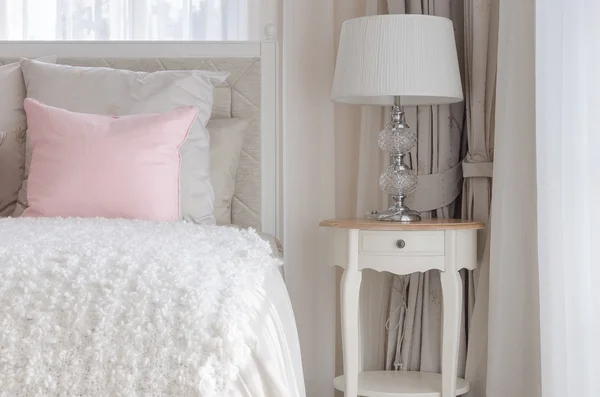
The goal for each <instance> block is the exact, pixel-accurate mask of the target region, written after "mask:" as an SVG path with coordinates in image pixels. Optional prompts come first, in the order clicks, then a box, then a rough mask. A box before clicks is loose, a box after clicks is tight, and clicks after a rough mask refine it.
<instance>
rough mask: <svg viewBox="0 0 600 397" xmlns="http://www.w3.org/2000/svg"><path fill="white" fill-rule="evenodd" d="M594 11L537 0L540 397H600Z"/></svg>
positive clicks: (576, 2) (598, 38)
mask: <svg viewBox="0 0 600 397" xmlns="http://www.w3.org/2000/svg"><path fill="white" fill-rule="evenodd" d="M599 18H600V3H599V2H598V1H597V0H570V1H568V2H565V1H561V0H538V1H537V9H536V35H537V37H536V87H537V88H536V89H537V99H536V113H537V128H536V130H537V186H538V196H537V202H538V244H539V247H538V251H539V280H540V323H541V324H540V325H541V363H542V365H541V369H542V396H543V397H596V396H600V382H598V375H599V374H600V363H599V362H598V357H599V356H600V333H599V330H600V288H599V286H600V251H598V248H597V247H598V244H599V243H600V228H599V225H600V167H599V166H598V151H599V150H600V124H599V119H598V109H600V79H599V77H598V71H599V70H600V53H599V52H598V48H600V25H599V24H598V19H599Z"/></svg>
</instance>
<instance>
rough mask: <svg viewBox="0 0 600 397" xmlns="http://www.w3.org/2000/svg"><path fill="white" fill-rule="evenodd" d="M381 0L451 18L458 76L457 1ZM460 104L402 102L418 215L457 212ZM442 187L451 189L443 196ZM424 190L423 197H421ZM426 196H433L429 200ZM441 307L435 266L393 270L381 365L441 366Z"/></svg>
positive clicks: (404, 10)
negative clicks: (411, 133)
mask: <svg viewBox="0 0 600 397" xmlns="http://www.w3.org/2000/svg"><path fill="white" fill-rule="evenodd" d="M387 3H388V9H389V12H390V13H399V14H425V15H437V16H443V17H446V18H450V19H452V20H453V22H454V28H455V39H456V43H457V50H458V52H459V60H460V61H459V62H460V64H461V74H462V75H463V76H464V65H463V63H464V62H462V59H463V58H464V56H463V13H464V11H463V4H462V2H453V1H450V0H428V1H421V0H387ZM463 81H464V77H463ZM464 106H465V105H464V103H458V104H452V105H449V106H448V105H444V106H419V107H409V108H406V114H407V121H408V124H409V125H410V126H411V128H413V129H415V130H416V131H417V132H418V134H419V135H418V136H419V141H418V143H417V146H416V148H414V149H413V151H412V153H411V163H412V166H413V169H415V170H416V171H417V173H418V174H419V176H420V180H423V181H424V184H423V185H421V184H420V185H419V188H418V190H417V192H416V193H415V194H414V195H412V197H411V198H410V199H409V200H408V205H409V206H412V207H414V208H416V209H418V210H420V211H423V212H422V213H421V216H422V217H423V218H431V217H437V218H453V217H458V216H459V214H460V208H461V205H460V196H459V193H460V190H461V179H460V176H461V171H462V166H461V160H462V157H463V155H464V150H463V148H464V142H463V120H464ZM457 171H458V174H457V177H455V178H451V177H449V176H450V173H451V172H452V173H454V172H457ZM435 175H444V177H442V178H440V179H445V180H447V181H451V182H450V183H454V185H453V186H448V187H446V186H443V185H440V184H439V182H438V183H433V184H432V185H433V186H432V188H431V189H428V183H427V181H428V180H429V179H431V178H435ZM433 180H435V179H433ZM428 190H431V191H428ZM447 192H454V193H453V194H451V196H450V197H447V196H445V193H447ZM425 195H426V196H428V198H427V199H425V198H423V196H425ZM420 197H422V198H420ZM431 197H433V198H434V199H433V200H431V199H430V198H431ZM463 283H464V285H463V289H464V291H465V294H466V296H473V282H472V278H471V277H470V274H469V273H468V272H463ZM471 309H472V300H471V299H469V300H467V302H466V308H465V310H464V313H465V315H464V316H463V320H462V332H461V343H460V350H459V375H461V376H462V375H463V374H464V368H465V359H466V336H467V332H466V330H467V329H468V327H469V324H468V321H469V318H470V317H469V316H468V314H470V312H471ZM441 313H442V292H441V284H440V277H439V272H438V271H429V272H426V273H417V274H412V275H408V276H401V277H398V276H394V277H393V281H392V285H391V291H390V301H389V321H388V329H389V330H388V336H387V354H386V362H385V368H386V369H402V370H413V371H414V370H416V371H428V372H439V371H441Z"/></svg>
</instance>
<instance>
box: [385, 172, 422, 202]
mask: <svg viewBox="0 0 600 397" xmlns="http://www.w3.org/2000/svg"><path fill="white" fill-rule="evenodd" d="M418 184H419V178H418V177H417V175H416V174H415V173H414V172H413V171H412V170H408V169H403V170H396V169H394V167H393V166H389V167H388V168H387V169H386V170H385V171H384V172H383V173H382V174H381V176H380V177H379V187H380V188H381V190H383V191H384V192H386V193H388V194H391V195H394V196H398V195H401V194H403V195H409V194H410V193H412V192H414V191H415V189H416V188H417V185H418Z"/></svg>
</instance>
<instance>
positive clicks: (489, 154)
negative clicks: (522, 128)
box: [462, 0, 499, 397]
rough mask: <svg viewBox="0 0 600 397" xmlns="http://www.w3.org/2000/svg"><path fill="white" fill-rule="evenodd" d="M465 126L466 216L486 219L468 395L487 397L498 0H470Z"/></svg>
mask: <svg viewBox="0 0 600 397" xmlns="http://www.w3.org/2000/svg"><path fill="white" fill-rule="evenodd" d="M464 4H465V7H464V31H465V42H464V44H465V45H464V49H465V51H464V54H465V76H464V80H463V81H464V86H465V103H466V117H465V126H466V132H467V141H468V146H467V155H466V157H465V159H464V160H463V176H464V182H463V192H462V197H463V200H462V217H463V218H465V219H472V220H476V221H480V222H484V223H486V224H487V228H486V229H485V230H482V231H479V232H478V236H477V237H478V241H477V243H478V244H477V246H478V262H479V266H478V269H477V270H475V271H474V272H472V273H471V274H469V279H470V283H471V285H472V286H473V288H472V289H471V290H470V291H469V295H467V300H468V302H469V303H468V305H467V307H468V308H470V309H472V312H471V313H472V314H471V318H470V319H469V321H468V323H469V324H470V328H468V329H467V331H468V351H467V361H466V369H465V378H466V379H467V380H468V381H469V382H471V389H470V391H469V393H468V395H467V397H484V396H485V387H486V379H487V340H488V339H487V334H488V301H489V272H490V271H489V266H490V256H489V255H490V250H489V244H490V240H489V238H488V231H489V230H490V224H489V218H490V206H491V200H492V179H491V178H492V176H493V158H494V128H495V125H494V122H495V120H494V114H495V105H496V103H495V98H496V71H497V67H498V12H499V9H498V6H499V0H465V2H464Z"/></svg>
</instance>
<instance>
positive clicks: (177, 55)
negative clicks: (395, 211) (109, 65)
mask: <svg viewBox="0 0 600 397" xmlns="http://www.w3.org/2000/svg"><path fill="white" fill-rule="evenodd" d="M267 33H269V32H267ZM43 55H56V56H57V57H58V58H59V62H60V59H61V58H62V59H68V60H69V63H72V62H73V61H74V60H75V62H83V63H84V64H85V63H89V64H94V61H93V60H94V59H96V60H97V59H103V60H104V59H111V60H117V61H118V60H120V59H122V60H123V61H124V62H125V63H127V62H132V60H137V61H138V62H137V63H138V64H140V62H141V63H143V64H147V63H151V60H153V61H155V62H158V63H161V62H162V63H161V65H163V64H164V63H165V62H164V61H165V60H166V61H168V62H166V63H169V64H171V65H178V64H181V65H185V64H190V61H191V59H193V58H195V59H200V58H202V59H205V60H207V61H211V60H217V59H221V60H222V59H224V58H227V59H229V62H227V63H228V65H229V66H228V67H230V68H233V69H235V67H236V66H235V64H236V59H237V60H239V64H240V65H241V66H240V68H244V67H246V66H244V65H250V64H252V65H255V66H257V67H255V68H254V70H253V71H252V76H253V77H252V79H251V81H250V82H249V84H250V85H251V86H246V87H244V89H246V90H249V91H248V93H249V94H250V95H251V96H253V97H255V100H254V102H258V103H255V104H254V105H255V106H256V108H258V111H259V112H260V117H259V118H257V120H256V123H255V124H254V126H255V127H254V128H255V129H256V131H254V132H255V134H254V135H253V137H252V138H251V139H252V141H250V142H248V143H247V145H248V149H249V150H248V151H247V154H248V153H250V155H249V156H247V158H246V159H245V160H243V161H245V167H244V168H243V171H242V164H240V167H241V168H240V171H241V172H245V173H246V174H243V173H242V174H239V175H238V183H239V184H240V185H241V184H243V185H245V186H244V189H240V191H239V192H238V191H236V195H237V196H238V198H239V199H240V200H237V201H234V206H238V207H237V208H238V209H239V211H238V212H239V213H240V214H241V215H239V218H240V219H241V220H242V221H241V222H237V223H240V224H241V225H242V226H252V227H255V228H257V229H258V230H260V231H262V232H265V233H269V234H272V235H274V236H277V237H281V230H280V224H281V217H280V214H281V189H280V182H279V181H280V176H279V170H280V169H281V167H280V156H279V147H280V135H279V106H278V103H279V102H278V92H279V89H278V61H277V42H276V41H264V42H190V41H187V42H166V41H163V42H133V41H127V42H112V41H111V42H64V41H63V42H0V59H2V60H6V59H11V58H19V57H27V58H34V57H39V56H43ZM77 60H78V61H77ZM126 60H128V61H127V62H126ZM88 61H89V62H88ZM117 63H118V62H117ZM192 63H193V62H192ZM213 63H214V62H213ZM104 66H106V64H105V65H104ZM163 66H164V65H163ZM150 68H151V67H150ZM168 68H169V69H173V67H168ZM258 68H259V69H260V70H258ZM240 73H241V72H240ZM257 78H258V79H260V81H256V80H257ZM258 91H260V92H258ZM257 140H259V141H260V142H257ZM252 154H254V155H252ZM245 175H247V176H245ZM256 184H260V186H255V185H256ZM234 200H235V199H234ZM235 213H236V208H234V215H235ZM244 214H245V215H244ZM234 221H235V216H234Z"/></svg>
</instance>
